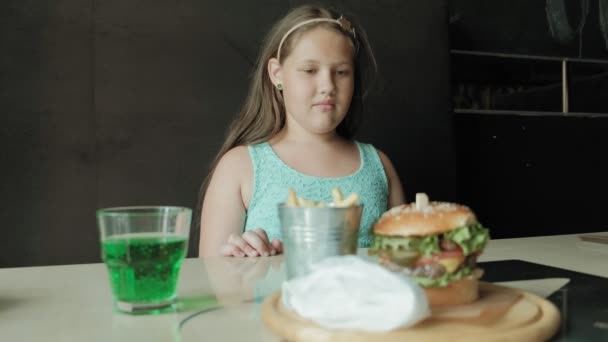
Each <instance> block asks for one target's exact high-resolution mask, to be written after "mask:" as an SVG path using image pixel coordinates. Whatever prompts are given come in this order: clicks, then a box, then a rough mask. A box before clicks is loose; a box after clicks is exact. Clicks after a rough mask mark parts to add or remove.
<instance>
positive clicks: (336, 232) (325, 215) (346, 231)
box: [279, 204, 363, 279]
mask: <svg viewBox="0 0 608 342" xmlns="http://www.w3.org/2000/svg"><path fill="white" fill-rule="evenodd" d="M362 212H363V205H362V204H360V205H357V206H352V207H348V208H337V207H290V206H286V205H285V204H280V205H279V218H280V220H281V234H282V236H283V248H284V253H285V259H286V264H287V279H292V278H295V277H300V276H303V275H306V274H308V273H309V272H310V271H311V270H312V266H313V265H314V264H315V263H317V262H319V261H321V260H323V259H325V258H327V257H331V256H338V255H348V254H356V253H357V241H358V239H359V224H360V223H361V213H362Z"/></svg>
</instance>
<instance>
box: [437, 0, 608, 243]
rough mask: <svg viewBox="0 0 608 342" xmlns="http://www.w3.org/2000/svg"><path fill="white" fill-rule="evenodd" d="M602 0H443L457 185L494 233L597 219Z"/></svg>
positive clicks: (573, 229)
mask: <svg viewBox="0 0 608 342" xmlns="http://www.w3.org/2000/svg"><path fill="white" fill-rule="evenodd" d="M606 9H608V2H606V1H605V0H601V1H588V0H581V1H568V0H551V1H541V0H534V1H529V0H496V1H483V2H482V1H476V0H454V1H450V2H449V12H450V37H451V41H450V43H451V48H452V49H454V50H458V51H452V58H451V60H452V79H451V82H452V86H453V92H452V94H453V97H454V107H455V112H456V113H455V136H456V141H457V144H456V146H457V151H458V152H457V156H458V157H457V159H458V165H459V167H458V169H459V170H460V173H459V182H458V183H459V184H460V189H461V192H460V194H461V196H462V200H463V201H464V202H465V203H468V204H469V205H471V206H472V207H473V208H475V209H476V212H477V213H478V216H479V217H480V219H481V220H482V222H484V223H485V224H486V225H488V226H489V227H491V228H492V231H491V232H492V236H493V237H494V238H506V237H518V236H534V235H549V234H574V233H582V232H593V231H605V230H606V228H607V227H608V216H606V215H605V214H604V212H605V208H604V207H605V202H606V201H605V197H606V193H608V179H607V178H606V175H607V174H608V162H607V159H606V157H605V156H606V154H607V151H608V138H607V135H606V132H608V96H606V94H607V91H606V90H607V89H608V11H606ZM570 29H572V30H570ZM572 57H574V58H575V59H574V60H572ZM564 60H566V62H564ZM564 65H565V66H566V68H565V70H566V72H565V75H566V77H564V73H563V70H564V69H562V68H563V67H564ZM562 82H564V83H562ZM564 84H565V85H566V87H565V89H566V90H567V94H566V96H564V97H565V98H567V99H568V106H564V102H563V98H564V97H563V89H564V88H563V85H564Z"/></svg>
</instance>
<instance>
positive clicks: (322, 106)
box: [315, 103, 336, 111]
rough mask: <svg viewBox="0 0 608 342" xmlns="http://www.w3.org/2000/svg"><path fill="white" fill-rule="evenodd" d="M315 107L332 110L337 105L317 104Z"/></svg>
mask: <svg viewBox="0 0 608 342" xmlns="http://www.w3.org/2000/svg"><path fill="white" fill-rule="evenodd" d="M315 107H317V108H319V109H320V110H322V111H328V110H332V109H334V108H335V107H336V105H334V104H321V103H319V104H316V105H315Z"/></svg>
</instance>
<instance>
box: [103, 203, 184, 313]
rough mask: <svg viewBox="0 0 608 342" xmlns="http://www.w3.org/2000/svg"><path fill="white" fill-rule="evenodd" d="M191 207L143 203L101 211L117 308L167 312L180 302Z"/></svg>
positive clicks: (104, 254) (126, 311) (132, 311)
mask: <svg viewBox="0 0 608 342" xmlns="http://www.w3.org/2000/svg"><path fill="white" fill-rule="evenodd" d="M191 219H192V210H191V209H189V208H184V207H169V206H141V207H119V208H106V209H100V210H98V211H97V223H98V225H99V237H100V242H101V257H102V259H103V261H104V262H105V264H106V266H107V268H108V274H109V276H110V286H111V288H112V294H113V295H114V296H113V297H114V308H115V310H118V311H121V312H125V313H130V314H147V313H153V314H154V313H162V312H166V311H172V310H173V308H174V307H175V306H174V304H175V298H176V288H177V282H178V278H179V271H180V268H181V265H182V261H183V260H184V258H185V257H186V251H187V249H188V237H189V232H190V222H191Z"/></svg>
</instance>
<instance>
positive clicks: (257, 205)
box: [245, 141, 388, 247]
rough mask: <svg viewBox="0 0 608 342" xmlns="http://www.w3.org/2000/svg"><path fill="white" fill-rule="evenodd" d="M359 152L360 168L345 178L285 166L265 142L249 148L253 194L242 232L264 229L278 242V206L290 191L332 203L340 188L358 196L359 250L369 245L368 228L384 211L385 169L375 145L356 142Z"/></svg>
mask: <svg viewBox="0 0 608 342" xmlns="http://www.w3.org/2000/svg"><path fill="white" fill-rule="evenodd" d="M355 144H356V145H357V148H358V149H359V156H360V161H361V162H360V165H359V169H358V170H357V171H356V172H355V173H353V174H351V175H348V176H345V177H337V178H324V177H315V176H309V175H305V174H303V173H300V172H298V171H296V170H294V169H292V168H291V167H289V166H288V165H287V164H285V163H284V162H283V161H282V160H281V159H280V158H279V156H278V155H277V154H276V153H275V152H274V150H273V149H272V147H271V146H270V144H268V143H267V142H265V143H261V144H257V145H251V146H249V155H250V156H251V160H252V162H253V193H252V196H251V200H250V201H249V208H248V209H247V216H246V220H245V230H251V229H257V228H263V229H264V230H265V231H266V233H267V234H268V237H269V238H270V240H272V239H274V238H278V239H280V240H281V226H280V222H279V213H278V204H279V203H283V202H285V201H286V200H287V194H288V192H289V189H290V188H292V187H293V188H294V190H295V191H296V193H297V194H298V196H299V197H302V198H306V199H309V200H313V201H325V202H331V201H332V197H331V189H333V188H335V187H339V188H340V190H342V193H344V195H345V196H348V195H349V194H350V193H352V192H356V193H358V194H359V195H360V198H361V199H360V202H361V203H362V204H363V214H362V217H361V226H360V229H359V247H368V246H369V245H370V244H371V240H372V238H371V228H372V226H373V224H374V222H375V221H376V219H377V218H378V217H380V215H381V214H382V213H383V212H385V211H386V210H387V205H388V182H387V179H386V174H385V172H384V166H383V165H382V161H381V160H380V156H379V155H378V152H377V151H376V149H375V148H374V146H372V145H370V144H363V143H359V142H357V141H355Z"/></svg>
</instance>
